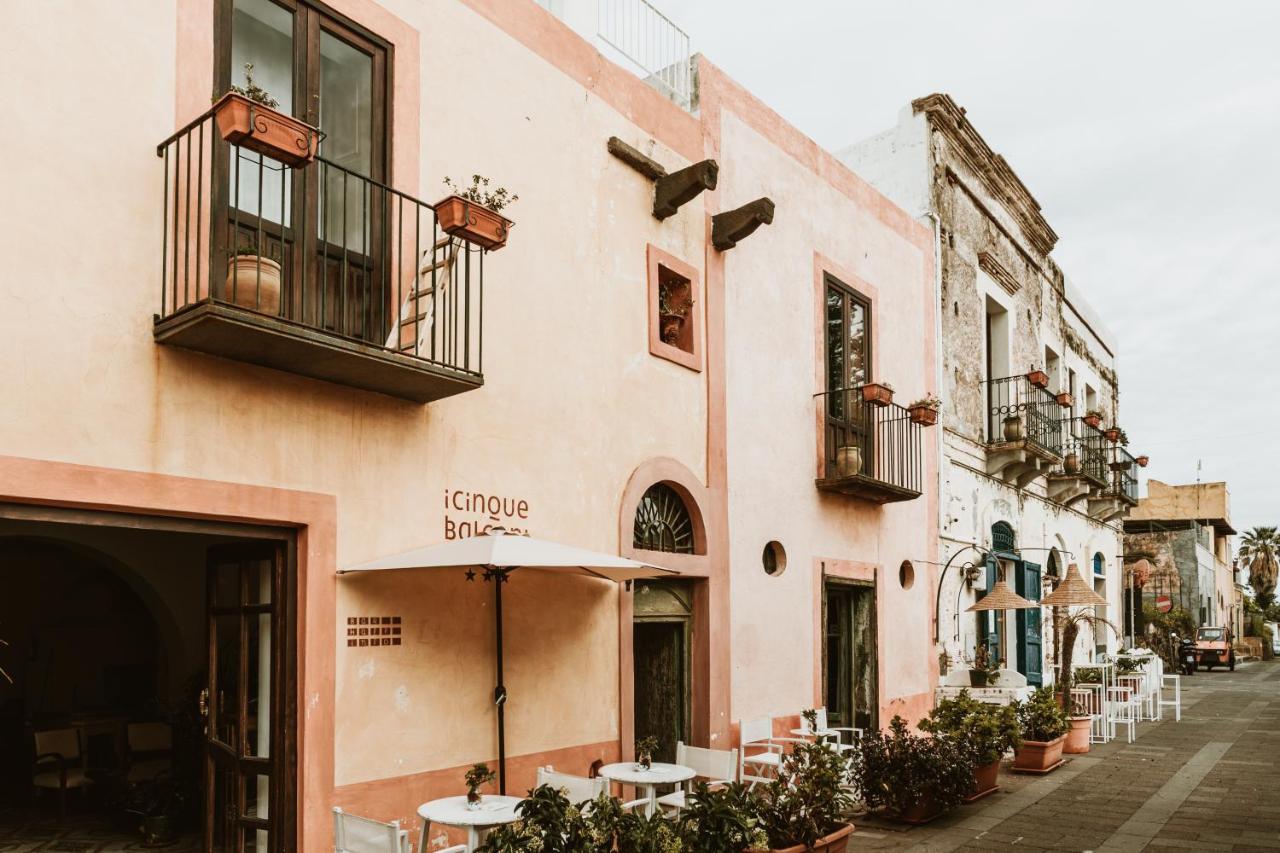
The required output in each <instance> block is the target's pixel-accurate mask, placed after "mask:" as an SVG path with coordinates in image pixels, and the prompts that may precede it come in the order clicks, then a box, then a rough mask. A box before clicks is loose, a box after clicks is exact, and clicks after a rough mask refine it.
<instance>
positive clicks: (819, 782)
mask: <svg viewBox="0 0 1280 853" xmlns="http://www.w3.org/2000/svg"><path fill="white" fill-rule="evenodd" d="M848 774H849V759H848V758H847V757H846V756H845V755H844V754H843V753H841V752H838V751H836V750H834V749H831V748H830V747H829V746H826V745H824V744H820V743H801V744H796V747H795V749H794V750H793V751H792V752H790V753H788V754H787V755H784V756H783V758H782V765H781V767H779V768H778V775H777V778H775V779H774V780H773V781H772V782H770V783H769V784H768V785H767V786H765V787H764V789H763V790H762V791H761V793H760V795H759V800H758V810H759V811H758V813H759V818H760V826H761V828H763V829H764V832H765V835H766V836H767V837H768V839H769V841H768V843H769V847H768V849H769V850H773V851H779V853H803V851H823V853H843V851H844V850H845V848H846V845H847V844H848V843H849V834H850V833H852V832H853V825H852V824H851V823H849V822H848V821H847V820H846V815H847V814H848V813H849V811H850V809H851V808H852V807H853V798H852V797H851V796H850V794H849V792H848V791H847V790H845V787H844V785H845V781H846V779H847V778H848Z"/></svg>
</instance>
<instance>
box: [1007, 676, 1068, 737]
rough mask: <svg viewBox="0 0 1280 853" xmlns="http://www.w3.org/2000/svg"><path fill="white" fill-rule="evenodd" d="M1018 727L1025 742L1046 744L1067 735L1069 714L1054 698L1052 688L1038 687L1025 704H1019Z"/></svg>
mask: <svg viewBox="0 0 1280 853" xmlns="http://www.w3.org/2000/svg"><path fill="white" fill-rule="evenodd" d="M1017 709H1018V725H1019V726H1020V727H1021V729H1022V739H1023V740H1024V741H1035V742H1037V743H1045V742H1047V741H1051V740H1054V739H1056V738H1059V737H1061V736H1062V735H1064V734H1066V733H1067V728H1068V727H1069V724H1068V723H1067V712H1066V711H1064V710H1063V709H1062V706H1061V705H1059V704H1058V700H1057V699H1055V698H1054V695H1053V688H1052V687H1048V686H1046V687H1038V688H1036V690H1035V692H1033V693H1032V694H1031V698H1030V699H1028V700H1027V701H1025V702H1018V703H1017Z"/></svg>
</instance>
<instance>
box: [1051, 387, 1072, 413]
mask: <svg viewBox="0 0 1280 853" xmlns="http://www.w3.org/2000/svg"><path fill="white" fill-rule="evenodd" d="M1053 399H1055V400H1057V401H1058V405H1059V406H1061V407H1062V408H1064V409H1069V408H1071V401H1072V398H1071V392H1070V391H1059V392H1058V393H1057V394H1055V395H1054V397H1053Z"/></svg>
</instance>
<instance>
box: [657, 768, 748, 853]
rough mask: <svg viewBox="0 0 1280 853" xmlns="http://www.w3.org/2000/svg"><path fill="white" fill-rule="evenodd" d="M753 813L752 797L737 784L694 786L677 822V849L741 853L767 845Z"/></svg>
mask: <svg viewBox="0 0 1280 853" xmlns="http://www.w3.org/2000/svg"><path fill="white" fill-rule="evenodd" d="M756 811H757V803H756V799H755V797H754V796H752V794H751V792H750V791H749V790H748V789H747V787H746V786H745V785H743V784H742V783H740V782H731V783H729V784H728V785H723V786H720V787H717V788H712V787H711V786H709V785H708V784H707V783H706V782H697V783H695V784H694V786H693V790H692V791H691V792H690V793H689V795H688V796H687V797H686V798H685V807H684V808H683V809H682V810H681V811H680V816H679V819H678V822H677V826H678V828H679V833H680V842H681V844H682V845H683V846H682V847H681V849H682V850H684V851H685V853H742V851H743V850H746V849H747V848H749V847H766V846H768V844H769V839H768V836H767V835H766V833H765V832H764V829H763V828H762V827H761V825H760V818H759V817H758V816H757V814H756Z"/></svg>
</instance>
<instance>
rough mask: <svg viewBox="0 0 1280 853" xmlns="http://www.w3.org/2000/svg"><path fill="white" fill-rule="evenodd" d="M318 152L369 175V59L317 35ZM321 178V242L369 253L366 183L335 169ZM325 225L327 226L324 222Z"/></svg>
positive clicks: (371, 155)
mask: <svg viewBox="0 0 1280 853" xmlns="http://www.w3.org/2000/svg"><path fill="white" fill-rule="evenodd" d="M320 129H321V130H322V131H323V132H324V134H325V136H324V139H323V141H322V142H321V143H320V154H321V156H323V157H324V158H325V159H327V160H330V161H332V162H333V163H335V164H337V165H338V166H341V167H342V168H343V169H346V170H349V171H350V172H353V173H354V174H355V175H358V176H364V177H372V176H373V163H374V151H373V57H371V56H369V54H367V53H364V52H363V51H360V50H357V49H356V48H354V47H352V46H351V45H349V44H347V43H346V42H344V41H342V40H341V39H339V38H338V37H336V36H334V35H331V34H330V33H328V32H325V31H323V30H322V31H321V32H320ZM326 172H327V174H326V175H325V184H326V187H325V189H326V193H327V200H326V202H325V205H326V211H325V212H326V215H327V217H328V218H327V220H323V221H322V223H321V224H322V232H321V236H322V238H323V239H324V240H325V241H326V242H329V243H335V244H338V245H342V246H345V247H346V248H347V249H348V250H354V251H357V252H360V253H361V254H368V251H367V246H368V241H369V228H370V223H369V219H370V214H371V210H370V207H369V202H370V198H369V185H368V184H366V183H365V182H364V181H360V180H355V179H354V178H349V177H348V176H347V175H346V174H345V173H344V172H343V171H341V170H339V169H327V170H326ZM326 223H327V224H326Z"/></svg>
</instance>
